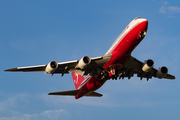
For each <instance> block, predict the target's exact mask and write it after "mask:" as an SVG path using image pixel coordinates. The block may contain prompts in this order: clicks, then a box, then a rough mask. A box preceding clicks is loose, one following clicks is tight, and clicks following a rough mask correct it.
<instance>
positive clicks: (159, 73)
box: [156, 66, 168, 79]
mask: <svg viewBox="0 0 180 120" xmlns="http://www.w3.org/2000/svg"><path fill="white" fill-rule="evenodd" d="M167 73H168V69H167V67H165V66H163V67H161V68H159V69H158V71H157V73H156V76H157V77H158V78H160V79H161V78H163V77H165V76H166V74H167Z"/></svg>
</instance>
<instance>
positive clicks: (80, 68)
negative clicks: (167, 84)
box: [5, 17, 175, 99]
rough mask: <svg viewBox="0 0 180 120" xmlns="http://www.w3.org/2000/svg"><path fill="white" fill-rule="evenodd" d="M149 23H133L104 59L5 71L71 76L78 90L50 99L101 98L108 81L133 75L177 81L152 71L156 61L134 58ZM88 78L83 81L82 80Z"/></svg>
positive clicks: (164, 72) (163, 69)
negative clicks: (99, 90) (71, 97)
mask: <svg viewBox="0 0 180 120" xmlns="http://www.w3.org/2000/svg"><path fill="white" fill-rule="evenodd" d="M147 28H148V20H147V19H145V18H140V17H137V18H135V19H134V20H132V21H131V22H130V23H129V24H128V26H127V27H126V28H125V29H124V30H123V32H122V33H121V34H120V35H119V36H118V37H117V39H116V40H115V41H114V43H113V44H112V46H111V47H110V49H109V50H108V51H107V52H106V53H105V55H103V56H99V57H93V58H90V57H88V56H84V57H82V58H81V59H80V60H74V61H68V62H60V63H57V62H56V61H51V62H49V63H48V64H46V65H38V66H27V67H17V68H12V69H7V70H5V71H15V72H18V71H21V72H43V71H44V72H45V74H51V76H53V74H61V76H63V75H64V74H67V73H70V72H71V74H72V78H73V82H74V85H75V90H68V91H58V92H50V93H49V94H48V95H68V96H75V99H78V98H81V97H83V96H90V97H101V96H103V95H102V94H100V93H97V92H95V91H96V90H97V89H99V88H100V87H101V86H102V85H103V84H104V83H105V82H106V81H107V80H110V79H113V80H114V79H115V80H117V78H119V79H124V78H125V77H126V78H128V79H130V78H131V77H133V75H134V74H137V77H140V80H142V78H146V79H147V81H148V80H149V79H151V78H152V77H155V78H159V79H162V78H165V79H171V80H173V79H175V76H173V75H170V74H168V69H167V67H165V66H163V67H160V68H159V69H155V68H153V66H154V61H153V60H151V59H148V60H145V62H141V61H139V60H137V59H136V58H134V57H133V56H131V53H132V51H133V50H134V49H135V48H136V46H137V45H138V44H139V43H140V42H141V41H142V40H143V38H144V37H145V35H146V33H147ZM84 75H85V76H86V78H84V77H83V76H84Z"/></svg>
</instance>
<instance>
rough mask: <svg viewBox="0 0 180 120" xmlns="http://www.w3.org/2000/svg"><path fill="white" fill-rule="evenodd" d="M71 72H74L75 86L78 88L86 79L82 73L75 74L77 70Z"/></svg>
mask: <svg viewBox="0 0 180 120" xmlns="http://www.w3.org/2000/svg"><path fill="white" fill-rule="evenodd" d="M71 74H72V78H73V82H74V85H75V88H76V89H78V88H79V86H80V85H81V83H82V82H83V81H84V78H83V77H81V75H78V74H75V71H73V72H72V73H71Z"/></svg>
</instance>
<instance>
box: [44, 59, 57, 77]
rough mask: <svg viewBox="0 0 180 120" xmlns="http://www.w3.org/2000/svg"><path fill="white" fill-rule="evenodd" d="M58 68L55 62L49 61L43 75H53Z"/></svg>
mask: <svg viewBox="0 0 180 120" xmlns="http://www.w3.org/2000/svg"><path fill="white" fill-rule="evenodd" d="M57 68H58V64H57V62H56V61H51V62H50V63H48V65H47V66H46V69H45V73H46V74H52V73H54V71H55V70H56V69H57Z"/></svg>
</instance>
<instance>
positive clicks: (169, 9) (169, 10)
mask: <svg viewBox="0 0 180 120" xmlns="http://www.w3.org/2000/svg"><path fill="white" fill-rule="evenodd" d="M159 13H163V14H173V13H180V7H178V6H169V5H168V2H163V5H162V6H161V7H160V8H159Z"/></svg>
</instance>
